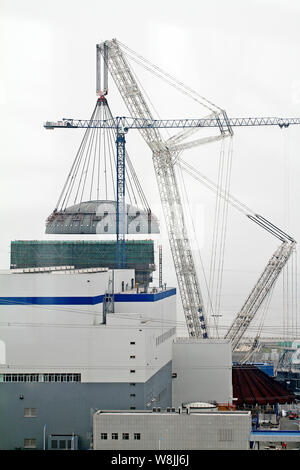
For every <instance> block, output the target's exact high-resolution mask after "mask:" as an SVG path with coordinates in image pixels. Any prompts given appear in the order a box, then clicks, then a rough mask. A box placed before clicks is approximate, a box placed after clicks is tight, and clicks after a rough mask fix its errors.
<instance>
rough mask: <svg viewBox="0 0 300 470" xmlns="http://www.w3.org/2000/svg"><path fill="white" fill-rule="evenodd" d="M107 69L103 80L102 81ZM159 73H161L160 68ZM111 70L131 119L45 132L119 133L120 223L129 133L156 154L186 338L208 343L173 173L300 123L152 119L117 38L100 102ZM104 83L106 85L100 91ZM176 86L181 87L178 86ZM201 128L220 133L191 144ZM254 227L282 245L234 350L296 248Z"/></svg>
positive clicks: (214, 116) (213, 113)
mask: <svg viewBox="0 0 300 470" xmlns="http://www.w3.org/2000/svg"><path fill="white" fill-rule="evenodd" d="M101 67H103V77H104V78H103V80H102V79H101V73H102V71H101ZM155 70H156V73H160V69H158V68H156V69H155ZM108 71H109V72H110V75H111V76H112V78H113V80H114V82H115V84H116V86H117V88H118V90H119V92H120V94H121V97H122V99H123V100H124V102H125V104H126V107H127V109H128V111H129V114H130V117H116V118H111V119H107V120H105V121H104V120H74V119H65V120H62V121H60V122H50V121H48V122H46V123H45V125H44V127H45V128H46V129H54V128H69V129H72V128H104V129H115V130H116V136H117V137H116V154H117V189H118V191H117V221H118V220H121V219H122V211H123V210H124V209H123V207H124V198H125V193H124V188H125V185H124V165H125V134H126V133H127V132H128V131H129V130H131V129H138V130H139V131H140V133H141V135H142V137H143V139H144V140H145V142H146V143H147V145H148V146H149V147H150V149H151V151H152V159H153V166H154V170H155V175H156V179H157V184H158V189H159V194H160V199H161V203H162V208H163V212H164V217H165V221H166V226H167V231H168V237H169V242H170V248H171V252H172V257H173V261H174V267H175V272H176V276H177V281H178V287H179V292H180V296H181V301H182V306H183V312H184V315H185V320H186V325H187V330H188V334H189V336H190V337H193V338H209V330H208V319H207V315H206V313H205V309H204V305H203V299H202V294H201V290H200V285H199V280H198V276H197V272H196V268H195V263H194V259H193V255H192V250H191V245H190V241H189V237H188V234H187V229H186V222H185V218H184V212H183V207H182V202H181V197H180V193H179V188H178V183H177V179H176V174H175V165H176V163H177V162H178V160H179V154H180V153H181V152H182V151H183V150H184V149H186V148H191V147H193V146H197V145H199V144H201V143H206V142H212V141H216V140H220V139H224V138H226V137H231V136H232V135H233V128H234V127H250V126H274V125H277V126H279V127H288V126H289V125H294V124H295V125H296V124H300V119H299V118H276V117H254V118H251V117H249V118H229V117H228V116H227V114H226V112H225V111H224V110H223V109H221V108H219V107H218V106H216V105H214V104H213V103H211V102H209V101H207V100H205V99H204V100H202V104H203V105H204V106H205V107H206V108H208V109H209V111H210V114H209V115H208V116H207V117H205V118H199V119H163V120H161V119H154V118H153V115H152V113H151V111H150V107H149V106H148V104H147V102H146V100H145V98H144V96H143V93H142V91H141V89H140V87H139V85H138V82H137V80H136V78H135V75H134V73H133V71H132V70H131V68H130V66H129V64H128V61H127V60H126V57H125V53H124V50H123V48H122V47H121V43H119V42H118V41H117V40H116V39H113V40H111V41H105V42H103V43H101V44H98V45H97V93H98V95H99V96H100V97H99V100H101V99H103V97H104V95H106V94H107V90H108V86H107V76H108ZM102 84H103V86H102ZM176 86H179V85H178V83H177V85H176ZM202 128H216V129H217V130H218V134H217V135H216V136H212V137H204V138H201V139H196V140H194V141H190V142H187V141H186V139H187V137H188V136H190V135H192V134H193V133H194V132H196V131H199V129H202ZM160 129H180V131H179V133H178V134H177V135H176V136H173V137H171V138H169V139H167V140H166V139H164V138H163V137H162V135H161V133H160ZM247 216H248V217H249V218H250V219H252V220H253V221H254V222H255V223H257V224H258V225H260V226H261V227H262V228H264V229H265V230H267V231H268V232H270V233H271V234H272V235H274V236H275V237H277V238H279V239H280V241H281V242H282V244H281V246H280V247H279V248H278V249H277V250H276V252H275V253H274V255H273V256H272V258H271V259H270V261H269V262H268V264H267V266H266V268H265V270H264V272H263V273H262V275H261V276H260V278H259V280H258V281H257V283H256V285H255V286H254V288H253V290H252V291H251V293H250V294H249V296H248V298H247V299H246V301H245V303H244V305H243V307H242V309H241V310H240V312H239V313H238V314H237V316H236V318H235V320H234V322H233V324H232V326H231V327H230V329H229V331H228V332H227V334H226V335H225V338H228V339H229V340H231V341H232V344H233V348H237V347H238V345H239V344H240V341H241V339H242V336H243V335H244V333H245V331H246V329H247V327H248V326H249V324H250V322H251V321H252V320H253V318H254V316H255V314H256V312H257V310H258V309H259V307H260V305H261V304H262V302H263V300H264V298H265V297H266V295H267V293H268V292H269V291H270V289H271V287H272V286H273V284H274V283H275V281H276V279H277V278H278V276H279V274H280V272H281V271H282V269H283V267H284V266H285V264H286V262H287V261H288V259H289V257H290V255H291V253H292V252H293V250H294V249H295V244H296V242H295V240H293V238H292V237H290V236H288V235H287V234H285V233H284V232H283V231H281V230H280V229H278V228H277V227H275V226H274V225H273V224H271V223H270V222H269V221H267V220H266V219H264V218H263V217H262V216H259V215H257V214H247ZM124 237H125V234H124V229H123V227H122V224H121V223H120V224H119V225H118V224H117V241H118V240H119V242H120V240H122V239H123V238H124Z"/></svg>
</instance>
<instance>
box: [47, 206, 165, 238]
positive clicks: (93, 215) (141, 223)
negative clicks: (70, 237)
mask: <svg viewBox="0 0 300 470" xmlns="http://www.w3.org/2000/svg"><path fill="white" fill-rule="evenodd" d="M116 207H117V204H116V201H107V200H96V201H86V202H81V203H80V204H76V205H74V206H70V207H67V208H66V209H64V210H60V211H58V210H54V211H53V212H52V214H51V215H50V216H49V217H48V219H47V221H46V233H48V234H97V233H98V234H103V235H105V234H115V233H116V212H117V211H116ZM125 233H126V234H139V233H141V234H144V233H159V223H158V219H157V217H156V216H155V215H154V214H153V213H152V212H151V211H150V210H148V211H147V210H141V209H139V208H137V207H134V206H132V205H130V204H126V214H125Z"/></svg>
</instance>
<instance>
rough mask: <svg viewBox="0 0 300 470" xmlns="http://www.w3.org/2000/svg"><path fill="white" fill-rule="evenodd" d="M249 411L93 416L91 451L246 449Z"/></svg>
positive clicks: (155, 411)
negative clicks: (92, 449)
mask: <svg viewBox="0 0 300 470" xmlns="http://www.w3.org/2000/svg"><path fill="white" fill-rule="evenodd" d="M250 435H251V413H250V412H249V411H216V410H214V411H207V409H202V410H201V409H200V408H189V407H187V408H186V409H183V408H178V409H177V410H175V409H174V408H167V409H165V410H161V409H160V408H153V411H150V410H147V411H142V410H141V411H137V410H136V411H121V410H120V411H103V410H98V411H97V412H96V413H95V414H94V417H93V448H94V450H116V449H118V450H120V451H122V450H148V449H149V450H156V449H158V450H181V451H184V450H248V449H249V448H250Z"/></svg>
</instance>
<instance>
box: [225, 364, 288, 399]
mask: <svg viewBox="0 0 300 470" xmlns="http://www.w3.org/2000/svg"><path fill="white" fill-rule="evenodd" d="M232 385H233V396H234V398H235V399H236V404H237V406H243V405H244V404H245V405H267V404H270V405H275V404H276V403H292V402H294V401H295V395H294V394H293V393H292V392H290V391H289V390H288V389H287V388H286V387H285V386H283V385H282V384H280V383H278V382H277V381H276V380H275V379H274V378H272V377H270V376H268V375H267V374H266V373H265V372H263V371H262V370H261V369H259V368H258V367H256V366H254V365H252V364H247V365H235V366H233V368H232Z"/></svg>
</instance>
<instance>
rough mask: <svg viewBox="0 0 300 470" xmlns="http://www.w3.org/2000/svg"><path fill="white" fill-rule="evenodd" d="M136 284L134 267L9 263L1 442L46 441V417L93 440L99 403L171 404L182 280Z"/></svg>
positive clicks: (3, 292)
mask: <svg viewBox="0 0 300 470" xmlns="http://www.w3.org/2000/svg"><path fill="white" fill-rule="evenodd" d="M132 285H134V270H114V271H112V270H109V269H103V268H99V269H97V268H92V269H84V270H74V269H72V268H70V267H69V268H66V267H65V268H64V267H60V268H48V269H47V268H38V269H35V270H30V269H25V270H10V271H1V273H0V312H1V331H0V345H1V348H0V381H1V383H0V408H1V410H0V413H1V416H2V418H3V419H1V423H2V426H1V425H0V427H1V432H0V436H2V437H0V448H1V449H10V448H19V447H21V448H23V447H24V443H25V442H30V445H29V446H30V447H36V448H41V446H42V442H43V436H42V432H41V429H43V428H44V426H45V425H46V428H47V435H50V434H51V435H52V434H54V435H64V434H68V435H76V436H79V439H78V443H79V444H78V445H79V448H85V449H86V448H90V445H91V435H92V422H91V416H92V413H93V410H95V409H99V408H108V409H111V408H112V409H147V407H148V408H150V407H151V408H152V406H154V405H157V406H162V407H166V406H171V395H172V390H171V388H172V385H171V382H172V377H171V376H172V341H173V338H174V335H175V324H176V323H175V322H176V290H175V289H153V290H149V291H148V292H147V293H145V292H138V289H137V288H135V287H134V288H133V289H132V288H131V287H132ZM112 293H113V294H114V295H113V297H112V296H111V294H112ZM112 298H113V306H114V308H113V310H114V312H111V313H110V310H111V306H112V303H111V302H107V299H110V300H111V299H112ZM28 409H30V410H32V411H31V412H30V419H29V416H28V411H27V412H26V411H25V410H28ZM4 423H5V424H4ZM17 423H18V426H17ZM2 427H3V429H2ZM12 429H14V431H13V432H12ZM28 433H29V434H30V435H28ZM25 447H26V446H25Z"/></svg>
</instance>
